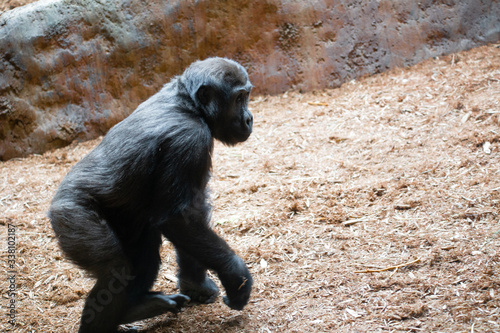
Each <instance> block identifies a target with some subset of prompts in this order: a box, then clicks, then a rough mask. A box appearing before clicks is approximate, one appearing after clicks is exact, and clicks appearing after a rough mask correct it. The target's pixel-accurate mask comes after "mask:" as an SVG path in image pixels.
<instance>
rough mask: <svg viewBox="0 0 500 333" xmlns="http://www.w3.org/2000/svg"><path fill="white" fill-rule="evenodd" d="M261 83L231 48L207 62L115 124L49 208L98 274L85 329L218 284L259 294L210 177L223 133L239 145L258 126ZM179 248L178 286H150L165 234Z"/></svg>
mask: <svg viewBox="0 0 500 333" xmlns="http://www.w3.org/2000/svg"><path fill="white" fill-rule="evenodd" d="M251 89H252V84H251V83H250V80H249V79H248V74H247V72H246V70H245V69H244V68H243V67H242V66H241V65H240V64H238V63H237V62H235V61H232V60H230V59H226V58H209V59H206V60H203V61H196V62H194V63H193V64H191V65H190V66H189V67H188V68H187V69H186V70H185V72H184V73H183V74H182V75H180V76H177V77H174V78H173V79H172V80H171V81H170V82H169V83H167V84H166V85H164V86H163V88H162V89H161V90H160V91H159V92H158V93H156V94H155V95H153V96H152V97H150V98H149V99H148V100H146V101H145V102H143V103H142V104H141V105H139V107H138V108H137V109H136V110H135V111H134V112H133V113H132V114H131V115H130V116H129V117H127V118H126V119H124V120H123V121H122V122H120V123H118V124H117V125H115V126H114V127H113V128H112V129H111V130H110V131H109V132H108V133H107V134H106V136H105V137H104V138H103V140H102V141H101V143H100V144H99V145H98V146H97V147H96V148H95V149H94V150H93V151H91V152H90V153H89V154H88V155H87V156H85V157H84V158H83V159H82V160H81V161H80V162H78V163H77V164H76V165H75V166H73V168H72V169H71V170H70V171H69V173H68V174H67V175H66V177H65V178H64V179H63V181H62V182H61V184H60V186H59V188H58V190H57V192H56V194H55V196H54V198H53V200H52V203H51V206H50V209H49V212H48V216H49V218H50V221H51V224H52V228H53V229H54V232H55V235H56V237H57V239H58V242H59V246H60V248H61V250H62V251H63V252H64V254H65V255H66V256H67V257H68V258H69V259H70V260H71V261H73V262H74V263H75V264H76V265H78V266H79V267H81V268H83V269H84V270H86V271H87V272H89V274H90V275H91V276H92V277H94V278H95V279H96V283H95V285H94V287H93V288H92V290H91V291H90V293H89V294H88V296H87V299H86V302H85V306H84V309H83V313H82V318H81V322H80V329H79V332H80V333H86V332H92V333H99V332H116V330H117V329H118V326H119V325H120V324H126V323H131V322H134V321H137V320H142V319H146V318H150V317H153V316H157V315H160V314H163V313H166V312H178V311H180V310H181V308H182V307H184V306H186V304H187V303H188V302H189V301H193V302H197V303H212V302H214V301H215V299H216V298H217V296H218V295H219V290H218V288H217V286H216V284H215V283H214V281H212V280H211V279H210V278H209V277H208V276H207V270H212V271H214V272H215V273H216V274H217V276H218V278H219V279H220V281H221V283H222V285H223V287H224V289H225V291H226V296H225V297H224V298H223V301H224V303H225V304H226V305H228V306H229V307H230V308H231V309H235V310H242V309H243V307H244V306H245V305H246V304H247V303H248V300H249V298H250V292H251V289H252V276H251V275H250V272H249V270H248V268H247V266H246V265H245V263H244V262H243V260H242V259H241V258H240V257H238V256H237V255H236V254H235V253H234V251H233V250H232V249H231V248H230V247H229V245H228V244H227V243H226V242H225V241H224V240H223V239H222V238H220V237H219V236H218V235H217V234H216V233H215V232H214V231H213V230H212V229H211V227H210V211H211V206H210V204H209V202H208V200H207V196H208V194H207V190H208V188H207V183H208V181H209V178H210V170H211V167H212V151H213V145H214V139H217V140H219V141H221V142H223V143H224V144H226V145H229V146H233V145H235V144H237V143H240V142H243V141H245V140H246V139H247V138H248V137H249V136H250V134H251V132H252V126H253V116H252V114H251V113H250V111H249V110H248V97H249V94H250V91H251ZM162 235H163V236H165V237H166V238H167V239H168V240H169V241H170V242H171V243H172V244H173V245H174V247H175V250H176V258H177V264H178V287H179V290H180V293H179V294H175V295H166V294H164V293H162V292H156V291H151V290H150V289H151V287H152V285H153V283H154V281H155V280H156V277H157V274H158V270H159V266H160V261H161V258H160V254H159V248H160V246H161V242H162V237H161V236H162Z"/></svg>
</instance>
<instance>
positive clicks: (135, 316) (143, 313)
mask: <svg viewBox="0 0 500 333" xmlns="http://www.w3.org/2000/svg"><path fill="white" fill-rule="evenodd" d="M190 300H191V299H190V298H189V297H188V296H186V295H182V294H175V295H165V294H163V293H161V292H151V293H149V294H148V295H147V296H146V298H145V299H144V300H143V301H142V302H141V303H138V304H136V305H135V306H134V307H132V308H130V309H129V310H128V311H127V313H126V314H125V316H124V317H123V320H122V322H121V324H128V323H132V322H134V321H138V320H143V319H147V318H152V317H155V316H159V315H162V314H164V313H167V312H173V313H178V312H180V311H181V310H182V308H183V307H185V306H186V305H187V303H189V301H190Z"/></svg>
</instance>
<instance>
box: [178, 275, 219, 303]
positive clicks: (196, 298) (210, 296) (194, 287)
mask: <svg viewBox="0 0 500 333" xmlns="http://www.w3.org/2000/svg"><path fill="white" fill-rule="evenodd" d="M179 290H180V292H181V293H182V294H184V295H187V296H189V297H190V298H191V301H193V302H196V303H201V304H209V303H213V302H215V299H216V298H217V296H219V288H217V285H216V284H215V282H214V281H212V280H211V279H209V278H208V277H206V278H205V281H203V282H202V283H201V284H200V283H195V282H191V281H189V280H185V279H179Z"/></svg>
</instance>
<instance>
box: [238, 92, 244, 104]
mask: <svg viewBox="0 0 500 333" xmlns="http://www.w3.org/2000/svg"><path fill="white" fill-rule="evenodd" d="M244 100H245V93H240V94H238V97H236V103H240V104H241V103H243V101H244Z"/></svg>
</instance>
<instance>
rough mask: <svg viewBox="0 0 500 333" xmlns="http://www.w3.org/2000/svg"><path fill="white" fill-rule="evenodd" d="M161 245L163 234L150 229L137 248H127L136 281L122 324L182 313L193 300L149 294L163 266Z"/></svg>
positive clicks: (184, 296)
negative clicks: (161, 263)
mask: <svg viewBox="0 0 500 333" xmlns="http://www.w3.org/2000/svg"><path fill="white" fill-rule="evenodd" d="M160 245H161V233H160V231H159V230H158V229H156V228H153V227H150V228H147V230H145V231H144V232H143V235H142V236H141V237H140V238H139V239H138V240H137V241H136V243H135V245H134V246H132V247H129V248H128V249H129V250H128V251H127V252H128V253H129V255H128V256H129V258H130V259H131V262H132V263H133V265H132V267H133V272H134V275H135V278H134V279H133V280H132V281H131V283H130V286H129V288H128V290H129V300H128V304H129V305H128V307H127V311H126V312H125V313H124V315H123V318H122V319H121V321H120V323H121V324H126V323H131V322H134V321H138V320H143V319H147V318H151V317H154V316H158V315H161V314H164V313H166V312H175V313H176V312H179V311H180V310H181V308H182V307H184V306H185V305H186V303H187V302H189V300H190V299H189V297H187V296H186V295H180V294H177V295H165V294H163V293H161V292H152V291H149V290H150V288H151V287H152V285H153V284H154V281H155V280H156V276H157V274H158V269H159V267H160V261H161V258H160V254H159V248H160Z"/></svg>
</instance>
